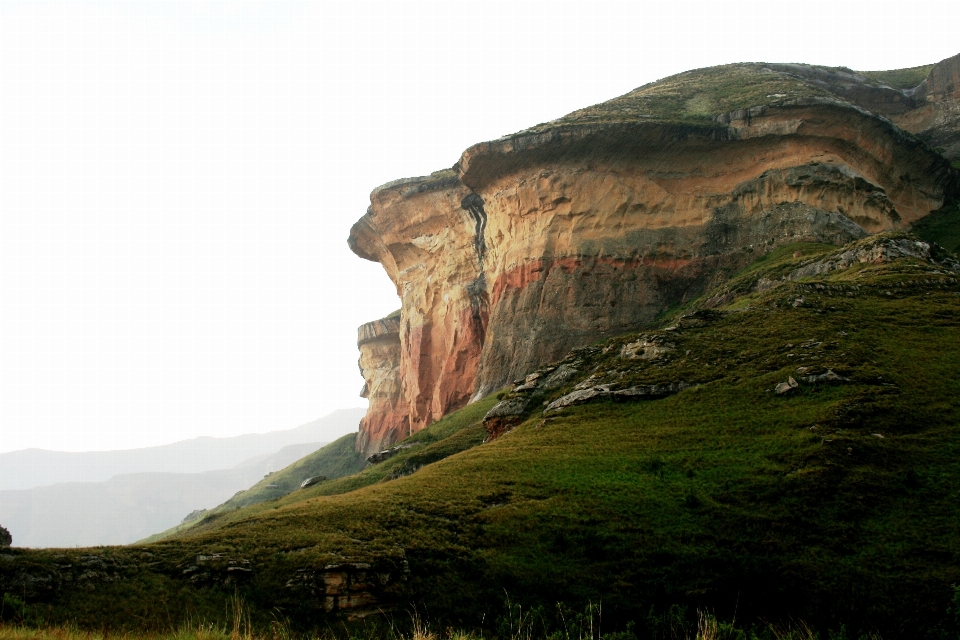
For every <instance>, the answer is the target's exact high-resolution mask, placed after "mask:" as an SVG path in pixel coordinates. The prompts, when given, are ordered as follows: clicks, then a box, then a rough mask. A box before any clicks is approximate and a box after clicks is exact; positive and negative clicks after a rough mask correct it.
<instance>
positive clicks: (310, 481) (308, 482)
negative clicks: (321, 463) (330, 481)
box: [300, 476, 327, 489]
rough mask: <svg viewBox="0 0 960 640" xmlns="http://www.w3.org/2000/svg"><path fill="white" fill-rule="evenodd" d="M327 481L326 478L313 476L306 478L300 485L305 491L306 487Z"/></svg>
mask: <svg viewBox="0 0 960 640" xmlns="http://www.w3.org/2000/svg"><path fill="white" fill-rule="evenodd" d="M326 479H327V476H313V477H312V478H307V479H306V480H304V481H303V482H301V483H300V488H301V489H306V488H307V487H312V486H313V485H315V484H317V483H320V482H323V481H324V480H326Z"/></svg>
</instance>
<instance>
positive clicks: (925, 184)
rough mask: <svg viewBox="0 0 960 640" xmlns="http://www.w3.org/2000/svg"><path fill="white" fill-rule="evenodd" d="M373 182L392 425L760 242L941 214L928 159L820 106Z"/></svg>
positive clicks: (585, 133)
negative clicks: (390, 314)
mask: <svg viewBox="0 0 960 640" xmlns="http://www.w3.org/2000/svg"><path fill="white" fill-rule="evenodd" d="M457 169H458V173H457V174H453V173H452V172H447V173H444V174H442V175H440V176H432V177H430V178H422V179H414V180H409V181H402V182H399V183H395V184H392V185H386V186H385V187H382V188H380V189H378V190H377V191H375V192H374V193H373V194H372V195H371V207H370V209H369V211H368V213H367V215H366V216H364V217H363V218H362V219H361V220H360V221H359V222H358V223H357V225H355V226H354V229H353V231H352V233H351V240H350V242H351V246H352V247H353V248H354V251H355V252H356V253H358V254H359V255H361V256H362V257H366V258H368V259H374V260H377V261H379V262H381V263H382V264H383V265H384V268H385V269H386V271H387V273H388V275H389V276H390V277H391V279H392V280H393V281H394V283H395V284H396V286H397V291H398V295H399V296H400V298H401V302H402V315H401V317H402V320H401V323H400V330H399V333H400V336H399V340H400V345H401V355H400V360H401V364H400V377H401V380H402V382H401V386H402V395H403V397H404V398H405V399H406V402H407V404H408V410H409V417H410V429H411V431H417V430H419V429H422V428H423V427H425V426H426V425H427V424H429V423H430V422H432V421H433V420H436V419H438V418H440V417H441V416H443V415H444V414H445V413H447V412H449V411H451V410H453V409H456V408H458V407H459V406H462V405H463V404H465V403H466V402H467V401H468V400H469V399H470V398H471V397H473V398H479V397H482V396H484V395H486V394H488V393H490V392H492V391H495V390H496V389H498V388H500V387H502V386H503V385H505V384H507V383H508V382H510V381H511V380H513V379H515V378H518V377H521V376H522V375H524V374H526V373H528V372H529V371H531V370H533V369H535V368H537V367H538V366H540V365H541V364H544V363H545V362H549V361H551V360H555V359H557V358H559V357H561V356H562V355H564V354H565V353H567V352H568V351H569V350H570V349H571V348H575V347H578V346H582V345H584V344H588V343H591V342H594V341H596V340H597V339H599V338H602V337H604V336H609V335H615V334H617V333H622V332H625V331H629V330H631V329H635V328H637V327H639V326H641V325H642V324H644V323H647V322H649V321H651V320H653V319H654V318H655V317H656V316H657V315H658V314H659V313H660V312H662V311H663V310H664V309H666V308H668V307H670V306H672V305H676V304H678V303H681V302H684V301H687V300H690V299H691V298H693V297H695V296H697V295H699V293H700V292H702V291H703V290H704V288H705V287H707V286H709V284H711V283H712V282H714V281H716V280H717V279H718V278H723V277H725V275H724V274H725V273H728V272H730V271H731V270H733V269H736V268H738V267H740V266H742V265H744V264H746V263H747V262H749V261H750V260H752V259H755V258H756V256H757V255H758V252H764V251H767V250H769V249H770V248H772V247H775V246H777V245H780V244H784V243H788V242H793V241H798V240H805V241H825V242H834V243H843V242H847V241H849V240H852V239H854V238H856V237H861V236H862V235H865V234H866V233H873V232H876V231H880V230H884V229H891V228H897V227H901V226H905V225H908V224H909V222H911V221H913V220H916V219H918V218H920V217H922V216H924V215H926V214H927V213H929V212H930V211H931V210H932V209H935V208H937V207H939V206H940V205H941V203H942V202H943V200H944V196H945V189H946V188H947V187H946V186H945V185H947V183H949V181H950V180H951V179H952V176H953V174H952V172H951V169H950V168H949V165H948V164H945V161H943V159H942V158H939V157H937V156H935V155H934V154H932V153H930V151H929V149H927V148H926V147H925V146H924V145H922V144H920V143H918V142H917V141H915V140H913V139H910V138H908V137H906V136H904V135H903V134H902V132H899V131H898V130H897V129H895V128H894V127H892V126H891V125H890V124H888V123H886V122H883V121H881V120H879V119H877V118H874V117H872V116H871V115H869V114H867V113H865V112H863V111H862V110H857V109H855V108H851V107H849V106H845V105H841V104H839V103H836V102H829V101H822V100H821V101H818V102H808V103H803V104H800V103H798V104H796V105H792V106H781V107H770V108H760V109H751V110H748V111H744V112H737V113H733V114H727V115H726V116H722V117H720V118H718V123H717V124H716V125H705V126H685V125H670V124H657V123H629V124H627V123H619V124H610V125H590V126H584V125H580V126H567V127H562V128H558V129H554V130H548V131H547V132H545V133H536V134H524V133H520V134H517V135H515V136H511V137H508V138H505V139H501V140H498V141H495V142H490V143H483V144H480V145H476V146H474V147H471V148H470V149H468V150H467V151H466V152H464V154H463V156H462V157H461V159H460V162H459V164H458V166H457Z"/></svg>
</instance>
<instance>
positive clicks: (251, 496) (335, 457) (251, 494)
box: [140, 433, 367, 543]
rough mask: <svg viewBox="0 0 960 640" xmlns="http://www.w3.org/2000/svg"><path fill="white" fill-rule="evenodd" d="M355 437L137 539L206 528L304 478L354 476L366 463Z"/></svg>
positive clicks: (155, 538)
mask: <svg viewBox="0 0 960 640" xmlns="http://www.w3.org/2000/svg"><path fill="white" fill-rule="evenodd" d="M355 440H356V434H354V433H350V434H347V435H345V436H343V437H342V438H338V439H337V440H334V441H333V442H331V443H330V444H328V445H326V446H324V447H321V448H320V449H317V450H316V451H314V452H313V453H311V454H310V455H307V456H304V457H303V458H301V459H300V460H297V461H296V462H294V463H293V464H291V465H289V466H287V467H285V468H283V469H281V470H280V471H275V472H273V473H271V474H269V475H268V476H266V477H265V478H264V479H263V480H261V481H260V482H258V483H257V484H255V485H253V486H252V487H250V488H249V489H246V490H244V491H239V492H237V493H236V494H235V495H234V496H233V497H232V498H230V499H229V500H227V501H226V502H224V503H223V504H221V505H219V506H217V507H214V508H213V509H211V510H210V511H209V512H208V513H206V514H205V515H204V516H203V517H202V518H199V519H197V520H191V521H190V522H185V523H183V524H180V525H177V526H176V527H173V528H171V529H168V530H166V531H163V532H161V533H158V534H155V535H152V536H150V537H149V538H146V539H144V540H141V541H140V542H141V543H149V542H156V541H158V540H163V539H164V538H168V537H170V536H173V535H177V534H180V533H183V532H185V531H189V530H191V529H194V528H199V529H203V528H206V527H207V526H209V525H210V524H211V523H213V522H215V521H218V520H220V519H221V518H222V517H223V516H224V514H228V513H230V512H233V511H236V510H238V509H241V508H243V507H248V506H250V505H255V504H259V503H261V502H266V501H271V500H277V499H278V498H281V497H283V496H286V495H289V494H291V493H294V492H296V491H298V490H301V489H300V485H301V484H302V483H303V481H304V480H306V479H307V478H313V477H317V476H321V477H325V478H327V480H325V481H322V482H319V483H318V484H317V485H314V486H319V485H322V484H325V483H330V482H332V481H335V480H336V479H337V478H342V477H344V476H349V475H353V474H355V473H357V472H359V471H360V470H361V469H363V467H364V466H366V464H367V461H366V459H364V458H363V456H361V455H360V454H359V453H357V452H356V451H354V449H353V443H354V441H355ZM307 489H309V487H307ZM305 490H306V489H303V490H302V491H305Z"/></svg>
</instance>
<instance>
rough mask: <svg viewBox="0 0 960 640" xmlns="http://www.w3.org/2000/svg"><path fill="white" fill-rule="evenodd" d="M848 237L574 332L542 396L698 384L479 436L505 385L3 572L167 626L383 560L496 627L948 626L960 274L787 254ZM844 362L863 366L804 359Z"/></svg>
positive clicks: (430, 602)
mask: <svg viewBox="0 0 960 640" xmlns="http://www.w3.org/2000/svg"><path fill="white" fill-rule="evenodd" d="M894 239H896V237H894ZM839 254H840V251H839V250H837V249H836V248H833V247H829V246H824V245H794V246H790V247H786V248H785V249H783V250H780V251H777V252H775V253H772V254H769V255H766V256H763V257H762V258H760V259H759V260H758V261H757V262H756V263H755V264H754V265H752V266H751V267H750V268H748V269H747V270H745V271H744V272H742V273H741V274H739V276H738V277H736V278H735V279H734V280H732V281H731V283H730V284H729V285H727V286H726V287H724V288H723V289H722V290H720V291H716V292H713V293H712V294H711V295H708V296H707V298H710V297H714V300H715V301H716V300H721V301H723V302H725V306H721V307H719V308H715V309H710V310H702V311H700V312H698V313H696V314H693V315H690V314H689V313H688V316H687V317H685V318H674V319H673V320H672V321H670V322H669V324H671V325H673V326H671V327H665V329H661V330H653V329H651V330H650V331H648V332H646V334H644V335H645V337H646V339H648V340H653V341H655V342H657V341H659V342H658V344H667V345H668V348H665V350H664V351H663V353H662V354H661V355H660V356H659V357H657V358H655V359H649V360H643V359H639V360H624V359H623V358H621V356H620V354H621V352H622V350H623V348H624V346H625V345H627V344H631V343H635V342H636V341H637V340H638V337H639V336H636V335H633V336H621V337H619V338H614V339H611V340H610V341H608V342H606V343H603V344H600V345H597V346H596V347H591V348H587V349H582V350H578V351H577V352H574V353H573V354H571V355H570V357H569V358H568V359H567V360H566V364H567V365H569V366H571V367H573V368H575V369H576V370H577V372H578V376H577V377H575V378H574V379H571V380H569V382H568V383H567V384H566V385H565V386H563V387H561V388H557V389H554V390H552V391H550V392H548V393H546V394H545V395H544V396H543V397H544V400H543V401H544V402H549V401H552V400H554V399H556V398H558V397H560V396H562V395H564V394H566V393H568V392H570V391H571V390H572V388H573V386H574V385H575V384H577V383H580V382H582V381H584V379H585V378H586V377H587V376H592V378H591V384H600V383H607V382H608V381H609V382H610V383H611V384H614V383H615V384H618V385H619V386H620V387H623V388H626V387H629V386H633V385H638V384H654V383H663V382H678V381H682V382H686V383H688V384H690V385H691V386H690V387H689V388H687V389H686V390H684V391H682V392H680V393H678V394H676V395H673V396H671V397H668V398H665V399H662V400H654V401H646V402H614V401H611V400H600V401H597V402H593V403H589V404H584V405H582V406H574V407H570V408H567V409H563V410H560V411H557V412H551V413H547V414H545V413H543V410H542V409H543V404H540V403H539V399H538V403H536V404H535V406H534V407H533V408H532V409H530V412H529V416H528V418H527V419H526V420H525V421H524V422H523V424H521V425H520V426H519V427H517V428H516V429H514V430H513V431H511V432H509V433H507V434H506V435H505V436H503V437H501V438H499V439H497V440H494V441H492V442H487V443H483V444H481V443H482V440H483V432H482V431H481V430H480V427H479V426H477V420H478V419H479V418H480V416H482V414H483V413H484V412H485V411H486V409H487V407H489V406H490V405H491V404H492V403H493V402H495V401H496V399H495V398H494V399H488V400H487V402H486V403H484V404H478V405H472V406H470V407H468V408H466V409H465V410H463V411H462V412H459V413H458V414H454V415H453V416H450V417H448V418H447V419H445V420H444V421H442V422H439V423H437V424H436V425H434V427H432V428H431V429H430V430H428V431H426V432H424V433H423V434H418V436H416V437H415V438H417V440H418V441H419V442H422V443H423V444H421V445H420V446H417V447H412V448H410V449H407V450H405V451H404V452H403V453H401V454H399V455H397V456H396V457H395V458H393V459H391V460H389V461H388V462H385V463H382V464H381V465H377V466H374V467H371V468H369V469H366V470H365V471H363V472H362V473H360V474H359V475H355V476H352V477H349V478H344V479H341V480H338V481H334V482H327V483H322V484H320V485H317V486H315V487H311V488H309V489H306V490H302V491H295V492H293V493H291V494H289V495H287V496H286V497H284V498H281V499H279V500H275V501H266V502H261V503H259V504H257V505H253V506H250V507H246V508H241V509H240V510H237V511H229V512H225V513H224V514H222V515H221V516H219V518H215V519H213V520H207V521H205V522H203V523H201V526H197V527H196V528H194V529H193V530H190V531H187V532H184V533H182V534H180V535H178V536H177V537H175V538H174V539H170V540H166V541H162V542H159V543H155V544H151V545H145V546H138V547H128V548H108V549H99V550H63V551H60V552H53V551H46V552H28V551H22V550H14V551H13V552H11V553H10V554H7V555H5V556H3V558H0V588H2V589H3V590H6V591H8V592H11V593H22V594H23V595H26V598H27V601H28V611H29V615H30V616H33V617H34V619H43V620H46V621H69V620H72V621H75V622H78V623H80V624H86V625H94V626H102V625H103V621H104V620H109V621H110V624H111V625H116V626H121V625H124V624H126V625H139V626H151V625H152V626H171V625H173V626H175V625H176V624H177V623H178V621H179V620H182V619H185V618H190V619H211V620H213V619H220V618H222V617H223V616H224V611H225V608H224V607H225V605H224V603H225V602H226V599H227V598H228V597H229V596H230V595H231V594H233V593H234V592H236V593H238V594H240V595H241V596H242V597H243V598H244V599H245V601H246V602H247V603H248V604H249V605H250V606H251V607H252V616H253V618H254V620H261V621H262V622H263V624H265V625H269V623H270V622H269V621H270V619H271V616H275V615H281V616H283V617H284V618H285V619H289V620H290V621H291V622H292V624H294V626H295V627H300V628H313V627H324V628H326V627H325V625H327V624H328V623H329V622H328V621H329V620H330V614H327V613H325V607H324V603H325V600H324V597H325V596H324V593H327V594H329V593H331V591H330V589H332V588H334V587H331V583H330V580H331V579H332V578H330V577H329V576H331V575H334V574H331V573H329V572H331V571H339V570H341V569H338V567H339V568H342V567H345V566H349V567H354V568H357V567H368V566H369V569H362V571H367V572H372V573H371V575H376V576H379V577H378V578H377V579H376V580H374V581H373V582H371V583H370V584H371V585H373V586H370V588H369V594H367V595H369V597H371V598H375V605H374V606H375V607H376V608H379V609H381V610H388V611H389V610H391V609H394V610H401V611H402V610H403V609H404V608H405V607H407V606H411V605H416V607H417V610H418V611H421V612H423V613H424V614H425V615H427V616H428V617H429V619H430V620H431V621H434V622H436V623H437V624H439V625H452V626H456V627H460V628H467V629H477V630H480V631H483V632H484V633H485V634H486V635H488V636H489V635H499V636H500V637H503V636H504V635H510V634H509V630H507V631H504V629H505V627H503V625H505V624H508V623H509V621H510V620H511V619H512V618H511V617H510V616H511V615H513V614H515V613H519V612H520V611H524V612H527V614H526V615H535V616H536V619H537V620H538V621H539V622H538V623H537V624H539V625H540V627H539V628H540V629H541V631H542V632H543V633H544V634H545V635H546V634H547V633H548V632H549V631H550V630H551V629H552V630H557V629H560V630H562V629H563V624H566V622H565V621H566V620H567V619H568V618H569V617H570V616H572V615H573V612H574V611H583V610H584V609H583V608H584V607H586V606H588V605H590V604H591V603H592V604H593V605H597V604H598V603H602V611H603V620H604V623H603V624H604V625H605V627H604V628H605V629H608V630H611V631H612V630H616V629H624V628H626V624H627V622H628V621H633V622H634V623H635V625H634V626H632V627H630V628H631V629H632V631H631V632H630V633H632V634H635V635H637V636H638V637H671V636H669V635H662V634H661V635H657V634H658V633H659V632H658V631H657V627H656V624H659V623H656V621H657V620H661V621H662V620H664V619H665V617H669V616H671V615H675V616H679V617H680V618H683V614H682V612H683V611H687V612H689V613H691V614H692V612H694V611H695V610H696V609H698V608H699V609H703V610H709V611H712V612H713V613H715V614H716V615H717V616H718V617H719V618H720V619H721V620H728V621H730V620H733V619H734V618H735V619H736V620H737V624H738V625H739V626H740V627H742V628H749V626H750V625H752V624H757V625H761V626H762V622H761V621H768V622H775V621H789V620H794V621H796V620H804V621H806V622H807V623H809V624H811V625H813V626H814V628H815V629H819V630H821V631H823V632H824V633H825V632H826V630H827V629H833V630H835V631H838V630H839V629H840V628H841V625H845V628H846V630H847V631H846V633H848V634H849V635H848V637H858V634H860V633H861V632H863V633H867V632H872V631H878V632H881V633H882V635H883V637H884V638H888V639H889V638H897V637H903V638H907V637H931V638H940V637H956V631H957V629H956V627H955V620H954V618H953V617H952V615H950V614H948V608H949V607H950V606H951V600H952V598H954V595H955V590H954V588H953V587H952V585H953V584H956V583H958V582H960V537H958V536H957V535H956V531H957V530H960V510H958V508H957V504H960V502H958V499H960V489H958V487H960V466H958V465H957V464H956V460H957V458H958V455H960V411H958V406H957V403H956V402H954V401H953V398H955V397H956V395H957V392H958V391H960V388H958V383H957V380H960V323H958V322H957V314H958V311H960V280H958V277H957V275H956V274H955V273H952V272H950V271H949V270H948V269H945V268H944V267H943V266H940V265H938V264H935V263H932V262H929V261H923V260H918V259H914V258H903V259H899V260H896V261H894V262H890V263H887V264H873V263H862V264H861V263H857V264H854V265H852V266H850V268H848V269H842V270H834V271H830V272H828V273H824V274H822V275H819V276H808V277H803V276H799V277H798V276H796V273H797V270H798V269H800V268H805V267H809V266H810V265H811V264H819V263H820V262H819V261H823V260H824V259H825V258H828V257H831V256H834V257H836V256H837V255H839ZM940 257H944V256H943V255H941V256H940ZM758 283H761V286H760V287H758V286H757V285H758ZM770 283H773V284H772V285H771V284H770ZM774 285H776V286H774ZM769 286H772V287H773V288H770V289H767V287H769ZM758 288H759V289H760V291H758ZM718 294H729V295H728V296H727V297H726V298H717V297H716V296H717V295H718ZM705 299H706V298H705ZM828 370H830V371H833V372H835V373H836V374H837V375H839V376H841V377H843V378H846V379H847V381H835V382H833V383H830V382H825V383H814V382H807V381H806V380H807V376H811V375H819V374H821V373H824V372H826V371H828ZM791 377H793V378H794V379H795V380H797V381H798V382H799V385H798V388H797V389H795V390H793V391H791V392H789V393H786V394H783V395H778V394H777V393H775V392H774V388H775V387H776V385H777V384H778V383H781V382H786V381H788V380H789V379H790V378H791ZM502 395H504V394H502ZM505 397H510V396H506V395H505ZM441 458H442V459H441ZM65 567H69V568H65ZM357 570H358V571H359V570H361V569H357ZM81 571H86V572H87V573H91V572H92V573H94V574H96V575H97V576H100V577H96V576H95V577H92V578H91V577H88V578H85V579H81V577H80V576H81V575H83V574H82V573H81ZM325 572H327V573H325ZM337 575H339V574H337ZM24 576H30V578H29V579H25V578H24ZM67 576H69V578H68V577H67ZM317 576H320V577H317ZM323 576H327V577H325V578H324V577H323ZM78 584H79V585H81V586H82V585H88V587H89V588H83V589H80V588H75V587H74V586H73V585H78ZM318 585H319V586H318ZM324 585H326V586H324ZM364 593H365V594H366V592H364ZM357 597H359V596H357ZM364 597H367V596H366V595H364ZM507 598H509V601H510V603H512V604H511V605H510V606H507V605H505V604H504V603H505V601H506V599H507ZM557 603H562V604H561V605H560V606H559V607H558V604H557ZM518 607H519V608H518ZM678 612H679V613H678ZM758 628H759V627H758ZM950 634H954V635H950ZM623 637H632V636H623ZM731 637H737V636H731ZM741 637H745V636H741Z"/></svg>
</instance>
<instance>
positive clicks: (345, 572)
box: [285, 560, 410, 618]
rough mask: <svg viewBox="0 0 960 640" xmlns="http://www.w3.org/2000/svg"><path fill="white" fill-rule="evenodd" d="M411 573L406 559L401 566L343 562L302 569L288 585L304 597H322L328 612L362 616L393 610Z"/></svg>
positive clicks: (355, 616)
mask: <svg viewBox="0 0 960 640" xmlns="http://www.w3.org/2000/svg"><path fill="white" fill-rule="evenodd" d="M409 573H410V568H409V566H408V565H407V562H406V560H403V561H402V562H401V563H400V564H399V566H395V563H390V564H383V565H380V564H371V563H368V562H343V563H339V564H329V565H325V566H324V567H323V568H307V569H300V570H298V571H297V572H296V574H295V575H293V576H292V577H291V578H290V579H289V580H288V581H287V583H286V585H285V586H286V588H287V589H290V590H292V591H294V592H298V593H301V594H303V596H304V597H309V598H314V599H319V600H320V601H321V602H322V603H323V608H324V610H326V611H327V612H328V613H342V614H345V615H346V616H347V617H348V618H362V617H365V616H368V615H372V614H376V613H383V612H388V611H391V610H392V609H393V607H394V606H396V601H395V594H396V592H397V589H398V587H399V586H400V585H401V584H402V583H403V582H405V581H406V580H407V577H408V574H409Z"/></svg>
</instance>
